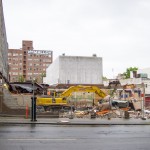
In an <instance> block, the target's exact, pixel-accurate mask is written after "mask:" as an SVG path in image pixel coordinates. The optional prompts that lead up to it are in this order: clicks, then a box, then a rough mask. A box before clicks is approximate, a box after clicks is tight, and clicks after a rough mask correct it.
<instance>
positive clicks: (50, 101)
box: [36, 85, 106, 107]
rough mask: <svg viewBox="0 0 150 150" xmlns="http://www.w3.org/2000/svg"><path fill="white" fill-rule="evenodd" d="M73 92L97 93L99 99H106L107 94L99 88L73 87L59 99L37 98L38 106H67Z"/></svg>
mask: <svg viewBox="0 0 150 150" xmlns="http://www.w3.org/2000/svg"><path fill="white" fill-rule="evenodd" d="M73 92H88V93H91V92H92V93H96V94H97V95H99V97H101V98H104V97H106V94H105V93H104V92H103V91H102V90H101V89H99V88H98V87H97V86H82V85H77V86H71V87H70V88H69V89H67V90H65V91H64V92H62V93H61V94H60V96H59V97H55V96H53V97H48V96H42V97H37V100H36V105H37V106H43V107H47V106H52V105H67V98H68V97H69V96H71V95H72V93H73Z"/></svg>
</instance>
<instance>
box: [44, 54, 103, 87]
mask: <svg viewBox="0 0 150 150" xmlns="http://www.w3.org/2000/svg"><path fill="white" fill-rule="evenodd" d="M102 71H103V68H102V58H101V57H81V56H59V58H58V60H55V61H54V62H53V64H51V65H50V66H49V68H48V69H47V79H46V83H48V84H49V83H53V84H57V83H60V84H67V83H69V84H102V76H103V72H102Z"/></svg>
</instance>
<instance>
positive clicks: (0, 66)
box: [0, 0, 8, 78]
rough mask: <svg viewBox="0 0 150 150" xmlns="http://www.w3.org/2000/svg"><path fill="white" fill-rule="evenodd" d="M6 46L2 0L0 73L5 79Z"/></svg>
mask: <svg viewBox="0 0 150 150" xmlns="http://www.w3.org/2000/svg"><path fill="white" fill-rule="evenodd" d="M7 53H8V44H7V37H6V29H5V21H4V14H3V5H2V0H0V72H1V73H2V74H3V76H4V77H5V78H7V77H8V63H7Z"/></svg>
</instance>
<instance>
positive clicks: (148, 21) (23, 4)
mask: <svg viewBox="0 0 150 150" xmlns="http://www.w3.org/2000/svg"><path fill="white" fill-rule="evenodd" d="M3 8H4V16H5V25H6V32H7V40H8V43H9V48H21V47H22V40H32V41H33V46H34V49H35V50H52V51H53V54H54V59H55V58H57V57H58V56H59V55H62V53H65V54H66V55H70V56H92V55H93V54H97V56H98V57H102V58H103V75H104V76H106V77H108V78H113V77H115V76H116V75H117V74H118V73H123V72H125V71H126V68H129V67H138V68H139V69H142V68H148V67H150V0H3Z"/></svg>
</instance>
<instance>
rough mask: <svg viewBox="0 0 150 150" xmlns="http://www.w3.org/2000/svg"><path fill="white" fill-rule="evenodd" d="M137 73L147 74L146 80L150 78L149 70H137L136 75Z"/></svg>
mask: <svg viewBox="0 0 150 150" xmlns="http://www.w3.org/2000/svg"><path fill="white" fill-rule="evenodd" d="M139 73H147V75H148V78H150V68H144V69H139V70H138V74H139Z"/></svg>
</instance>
